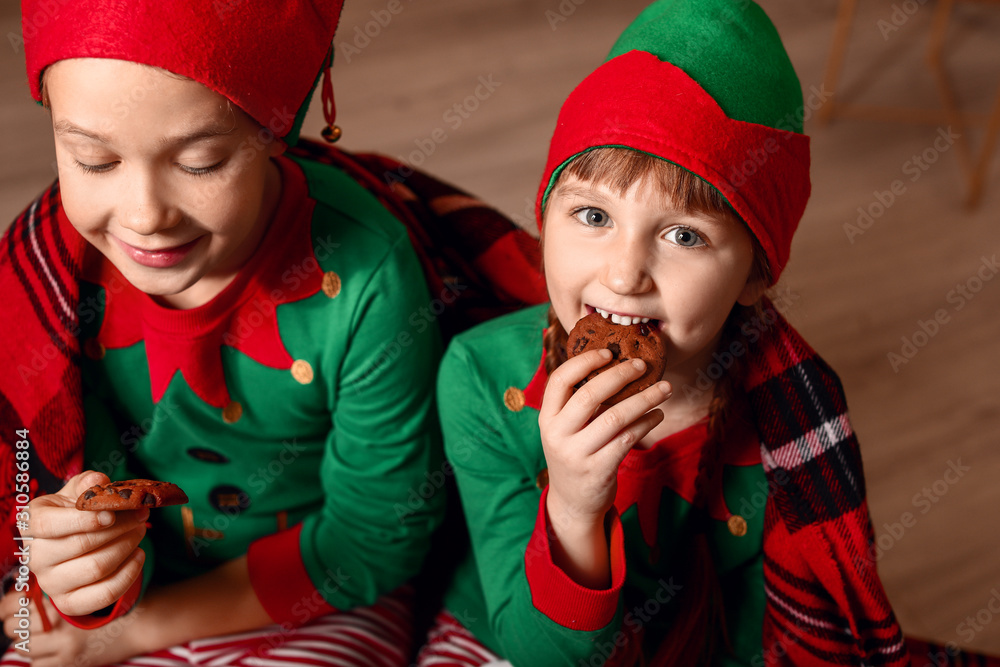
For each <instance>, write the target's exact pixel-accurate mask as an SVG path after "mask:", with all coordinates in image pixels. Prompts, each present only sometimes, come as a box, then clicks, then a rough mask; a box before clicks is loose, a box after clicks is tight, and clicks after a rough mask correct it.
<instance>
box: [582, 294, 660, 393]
mask: <svg viewBox="0 0 1000 667" xmlns="http://www.w3.org/2000/svg"><path fill="white" fill-rule="evenodd" d="M602 348H606V349H608V350H611V362H610V363H609V364H608V365H607V366H602V367H601V368H599V369H597V370H596V371H594V372H593V373H591V374H590V375H588V376H587V377H586V378H585V379H584V380H583V382H581V383H580V384H579V385H578V386H577V389H579V388H580V387H581V386H583V385H584V384H586V383H587V382H588V381H589V380H593V379H594V378H595V377H597V375H598V373H602V372H604V371H605V370H607V369H608V368H611V367H612V366H616V365H618V364H620V363H623V362H626V361H628V360H629V359H642V360H643V361H645V362H646V372H645V373H643V374H642V375H641V376H640V377H639V379H637V380H633V381H632V382H630V383H628V384H627V385H625V386H624V387H623V388H622V390H621V391H619V392H618V393H617V394H615V395H614V396H612V397H611V398H609V399H608V400H606V401H605V402H604V403H603V404H602V405H604V406H606V407H610V406H612V405H614V404H616V403H618V402H620V401H623V400H625V399H626V398H628V397H630V396H635V395H636V394H638V393H639V392H640V391H642V390H643V389H648V388H649V387H652V386H653V385H654V384H656V383H657V382H658V381H659V380H660V378H661V377H662V376H663V371H664V369H665V368H666V367H667V358H666V349H667V345H666V343H665V342H664V340H663V336H661V335H660V332H659V330H657V328H656V327H653V326H650V325H649V324H644V323H638V324H629V325H623V324H615V323H614V322H612V321H610V320H606V319H604V318H603V317H602V316H601V314H600V313H591V314H590V315H587V316H586V317H584V318H583V319H581V320H580V321H579V322H577V323H576V326H575V327H573V330H572V331H570V332H569V338H568V339H567V341H566V357H567V358H572V357H575V356H576V355H578V354H583V353H584V352H587V351H588V350H600V349H602Z"/></svg>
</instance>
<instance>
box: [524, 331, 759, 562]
mask: <svg viewBox="0 0 1000 667" xmlns="http://www.w3.org/2000/svg"><path fill="white" fill-rule="evenodd" d="M543 336H544V332H543ZM548 379H549V376H548V373H546V371H545V350H544V346H543V348H542V354H541V360H540V361H539V364H538V369H537V370H536V371H535V375H534V377H532V378H531V382H529V383H528V385H527V386H526V387H525V388H524V404H525V405H526V406H528V407H531V408H534V409H535V410H538V409H540V408H541V406H542V395H543V394H544V393H545V383H546V382H548ZM707 442H708V418H707V417H706V418H705V419H703V420H701V421H699V422H698V423H696V424H692V425H691V426H689V427H687V428H686V429H684V430H682V431H678V432H677V433H673V434H671V435H668V436H667V437H665V438H663V439H662V440H660V441H658V442H656V443H655V444H654V445H653V446H652V447H650V448H649V449H633V450H632V451H630V452H629V453H628V456H626V457H625V460H624V461H623V462H622V464H621V467H620V468H619V469H618V494H617V496H616V497H615V507H616V508H617V509H618V513H619V514H621V513H624V512H625V510H627V509H628V508H629V507H631V506H632V505H638V512H639V525H640V526H641V529H642V534H643V538H644V539H645V541H646V543H647V544H648V545H649V546H650V547H652V546H653V544H655V542H656V535H657V530H658V524H659V512H660V495H661V493H662V490H663V488H664V487H665V488H668V489H670V490H671V491H673V492H674V493H676V494H677V495H678V496H680V497H681V498H683V499H684V500H686V501H687V502H688V503H691V504H694V497H695V480H696V479H697V477H698V461H699V459H700V458H701V450H702V447H704V446H705V444H706V443H707ZM720 456H721V461H720V463H721V464H722V465H732V466H752V465H758V464H760V462H761V453H760V441H759V439H758V436H757V431H756V428H755V426H754V421H753V414H752V412H751V411H750V407H749V405H748V403H747V402H746V401H745V400H744V401H741V402H740V405H738V406H737V410H736V413H735V414H734V416H733V419H732V426H731V432H730V433H729V435H728V437H727V441H726V445H725V446H724V447H723V449H722V451H721V452H720ZM719 470H721V467H720V468H719ZM707 509H708V513H709V516H711V517H712V518H713V519H716V520H719V521H726V520H728V519H729V517H731V516H732V515H733V514H732V512H731V511H730V510H729V507H727V505H726V500H725V496H724V494H723V489H722V475H721V474H716V475H715V476H714V479H712V480H711V482H709V488H708V507H707Z"/></svg>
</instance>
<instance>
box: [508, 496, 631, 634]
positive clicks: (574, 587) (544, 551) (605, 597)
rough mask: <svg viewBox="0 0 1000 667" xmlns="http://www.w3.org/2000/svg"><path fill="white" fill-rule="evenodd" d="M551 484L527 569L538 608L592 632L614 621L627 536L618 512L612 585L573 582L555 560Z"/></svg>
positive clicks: (614, 524) (568, 625)
mask: <svg viewBox="0 0 1000 667" xmlns="http://www.w3.org/2000/svg"><path fill="white" fill-rule="evenodd" d="M548 493H549V489H548V487H546V488H545V490H544V491H542V499H541V501H540V503H539V507H538V519H537V520H536V522H535V531H534V532H533V533H532V535H531V541H529V542H528V549H527V551H526V552H525V555H524V571H525V574H526V575H527V577H528V588H529V589H530V590H531V602H532V604H534V605H535V609H537V610H538V611H540V612H542V613H543V614H545V615H546V616H547V617H548V618H550V619H552V620H553V621H555V622H556V623H558V624H559V625H561V626H563V627H566V628H571V629H573V630H583V631H586V632H592V631H594V630H600V629H601V628H603V627H605V626H606V625H608V623H610V622H611V621H613V620H614V618H615V612H616V611H617V610H618V600H619V598H620V597H621V591H622V586H623V585H624V584H625V537H624V534H623V533H622V523H621V519H620V518H619V516H618V512H617V511H615V510H614V508H612V510H611V511H612V516H611V527H610V532H611V540H610V541H611V588H608V589H604V590H593V589H591V588H585V587H584V586H581V585H580V584H578V583H576V582H575V581H573V580H572V579H571V578H570V577H569V575H567V574H566V573H565V572H563V571H562V569H560V568H559V566H558V565H556V564H555V563H554V562H553V560H552V549H551V545H550V544H549V535H550V534H552V529H551V528H550V526H549V518H548V514H547V513H546V511H545V499H546V498H547V497H548Z"/></svg>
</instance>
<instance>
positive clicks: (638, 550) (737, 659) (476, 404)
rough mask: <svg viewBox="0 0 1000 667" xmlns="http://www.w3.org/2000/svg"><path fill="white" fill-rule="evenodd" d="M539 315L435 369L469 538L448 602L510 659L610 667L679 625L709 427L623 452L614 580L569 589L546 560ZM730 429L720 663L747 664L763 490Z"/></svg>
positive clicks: (501, 321)
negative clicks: (600, 586)
mask: <svg viewBox="0 0 1000 667" xmlns="http://www.w3.org/2000/svg"><path fill="white" fill-rule="evenodd" d="M547 309H548V306H547V305H543V306H536V307H533V308H529V309H526V310H523V311H521V312H519V313H515V314H513V315H509V316H505V317H502V318H498V319H496V320H493V321H492V322H488V323H486V324H483V325H480V326H479V327H476V328H474V329H472V330H471V331H469V332H466V333H465V334H462V335H460V336H458V337H456V338H455V339H454V341H453V342H452V343H451V345H450V346H449V348H448V351H447V353H446V354H445V357H444V360H443V361H442V366H441V370H440V373H439V376H438V403H439V411H440V414H441V423H442V429H443V432H444V439H445V455H446V458H447V459H448V461H449V464H450V465H451V466H452V467H453V469H454V474H455V479H456V481H457V484H458V489H459V493H460V495H461V499H462V505H463V507H464V511H465V517H466V522H467V524H468V528H469V534H470V538H471V542H472V550H471V553H470V554H469V556H468V557H467V558H466V559H465V560H464V562H463V563H462V565H461V566H460V568H459V570H458V573H457V574H456V577H455V580H454V582H453V584H452V586H451V588H450V590H449V591H448V594H447V597H446V600H445V606H446V607H447V609H448V610H449V611H450V612H451V613H452V614H453V615H455V616H456V618H457V619H458V620H459V621H460V622H461V623H463V624H464V625H465V626H466V627H467V628H469V630H470V631H471V632H472V633H473V634H475V636H476V637H477V638H478V639H479V640H480V641H482V643H483V644H484V645H486V646H487V647H488V648H489V649H491V650H492V651H494V652H495V653H497V654H499V655H501V656H502V657H504V658H505V659H507V660H509V661H511V662H512V663H513V664H515V665H547V666H549V665H573V666H574V667H576V666H577V665H588V664H605V661H606V660H608V661H609V663H611V662H614V660H615V659H616V658H620V657H621V656H620V654H621V652H622V651H626V650H627V649H626V648H625V647H626V646H629V645H632V646H633V647H634V645H635V643H636V642H639V643H641V645H642V652H643V653H644V654H645V655H646V657H647V658H649V657H650V656H652V655H653V654H654V653H655V651H656V648H657V646H658V645H659V644H660V642H661V640H662V638H663V637H664V635H665V634H666V631H667V628H669V627H670V625H671V623H673V622H674V618H675V614H676V613H677V600H678V599H679V597H680V593H681V591H682V590H683V587H684V585H685V581H684V579H683V576H684V572H685V571H686V568H685V567H682V566H681V565H680V564H679V563H682V562H683V557H682V552H683V550H684V549H685V548H686V547H687V546H688V545H690V538H691V535H692V532H693V531H694V530H695V525H696V524H697V523H698V522H697V521H696V520H695V512H694V508H693V507H692V505H691V500H692V499H693V494H694V488H693V487H694V477H695V476H694V471H695V469H696V466H697V461H698V457H699V452H700V448H701V447H702V445H703V444H704V443H705V442H706V440H707V427H706V423H705V422H701V423H699V424H695V425H694V426H691V427H690V428H687V429H685V430H683V431H681V432H679V433H676V434H674V435H672V436H670V437H668V438H666V439H664V440H662V441H660V442H658V443H656V444H655V445H654V446H653V447H651V448H649V449H646V450H639V449H636V450H633V451H631V452H630V453H629V454H628V456H627V457H626V458H625V460H624V462H623V463H622V465H621V468H620V469H619V472H618V492H617V496H616V499H615V509H616V510H617V516H615V517H614V520H613V522H612V524H611V526H610V530H609V534H610V542H611V564H612V585H611V587H610V588H609V589H607V590H591V589H587V588H584V587H582V586H580V585H578V584H576V583H575V582H574V581H572V580H571V579H570V578H569V577H568V576H567V575H566V574H565V573H564V572H563V571H562V570H561V569H559V567H558V566H556V565H555V564H554V562H553V560H552V556H551V553H550V550H549V543H548V535H549V534H550V531H549V528H548V520H547V516H546V514H545V511H544V507H545V495H546V491H545V489H546V488H547V473H546V463H545V458H544V454H543V451H542V446H541V439H540V435H539V428H538V411H537V409H538V407H539V406H540V405H541V397H542V393H543V391H544V384H545V380H546V376H545V370H544V365H543V364H541V363H540V357H541V354H542V353H541V339H542V332H543V329H544V327H545V326H546V324H547V322H546V313H547ZM522 388H523V389H522ZM734 421H735V422H736V423H735V424H734V426H733V428H732V429H731V430H732V433H731V434H730V435H729V436H728V439H727V442H726V444H725V446H724V447H723V448H722V449H721V452H722V453H721V456H722V462H723V467H722V474H721V475H717V476H716V484H715V485H714V488H713V489H711V490H710V491H709V492H708V507H707V509H708V512H709V516H710V517H711V518H710V519H709V522H708V523H709V526H708V529H707V536H708V542H709V545H710V549H711V552H712V555H713V558H714V562H715V566H716V569H717V571H718V574H719V579H720V583H721V586H722V592H723V599H724V611H725V619H726V624H727V630H728V635H729V640H730V644H731V647H732V653H731V654H730V655H727V656H725V657H722V658H720V660H719V662H718V663H717V664H720V665H726V666H730V665H749V664H750V661H751V659H752V658H753V656H754V655H757V656H759V655H760V652H761V645H762V624H763V616H764V602H765V601H764V585H763V552H762V537H763V524H764V512H763V508H764V503H765V500H766V497H767V482H766V480H765V478H764V472H763V469H762V466H761V459H760V445H759V443H758V440H757V435H756V432H755V430H754V428H753V426H752V425H751V423H750V421H749V415H746V416H745V417H744V418H743V419H737V420H734ZM730 508H733V509H734V510H736V511H739V512H741V514H734V513H733V512H732V511H730Z"/></svg>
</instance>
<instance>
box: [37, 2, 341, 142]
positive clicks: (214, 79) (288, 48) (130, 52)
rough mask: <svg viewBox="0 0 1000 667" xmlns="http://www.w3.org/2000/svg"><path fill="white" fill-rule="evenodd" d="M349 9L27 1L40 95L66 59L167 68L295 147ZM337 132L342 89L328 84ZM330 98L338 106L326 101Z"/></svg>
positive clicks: (326, 94) (327, 4)
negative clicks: (48, 74) (47, 76)
mask: <svg viewBox="0 0 1000 667" xmlns="http://www.w3.org/2000/svg"><path fill="white" fill-rule="evenodd" d="M343 4H344V3H343V0H329V1H321V0H316V1H313V0H281V1H280V2H255V1H252V0H251V1H247V0H224V1H222V2H218V1H216V2H210V1H209V0H127V1H123V0H59V2H58V3H56V2H53V1H52V0H23V2H22V6H21V21H22V28H23V32H24V38H25V41H24V50H25V57H26V61H27V69H28V83H29V85H30V86H31V95H32V97H34V98H35V100H37V101H41V99H42V86H41V81H42V74H43V73H44V71H45V68H46V67H48V66H49V65H51V64H53V63H55V62H57V61H59V60H65V59H67V58H113V59H116V60H128V61H131V62H136V63H142V64H144V65H152V66H154V67H160V68H163V69H165V70H168V71H170V72H173V73H174V74H179V75H182V76H186V77H188V78H190V79H193V80H195V81H197V82H199V83H201V84H203V85H205V86H207V87H208V88H210V89H212V90H214V91H215V92H217V93H219V94H221V95H224V96H226V97H227V98H229V99H230V100H231V101H232V102H233V103H234V104H236V105H237V106H239V107H240V108H241V109H243V110H244V111H245V112H247V114H249V115H250V116H251V117H252V118H253V119H254V120H256V121H257V122H258V123H260V124H261V125H262V126H263V127H266V128H268V129H269V130H271V132H273V133H274V134H275V136H277V137H281V138H284V139H285V140H286V141H287V142H289V143H294V141H295V139H296V138H297V136H298V132H299V128H300V126H301V124H302V117H303V116H304V114H305V110H306V107H308V102H309V99H310V98H311V96H312V90H313V88H314V87H315V84H316V82H317V80H318V77H319V75H320V74H321V73H322V72H323V71H325V70H326V69H327V68H328V66H329V62H330V57H331V55H332V49H331V42H332V40H333V34H334V32H335V31H336V29H337V23H338V21H339V20H340V11H341V9H342V7H343ZM323 94H324V100H323V102H324V112H325V113H326V116H327V122H328V123H329V124H330V125H331V126H332V124H333V115H334V113H335V111H334V108H333V89H332V86H330V85H329V80H328V79H327V81H326V82H324V91H323ZM327 97H329V99H327Z"/></svg>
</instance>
